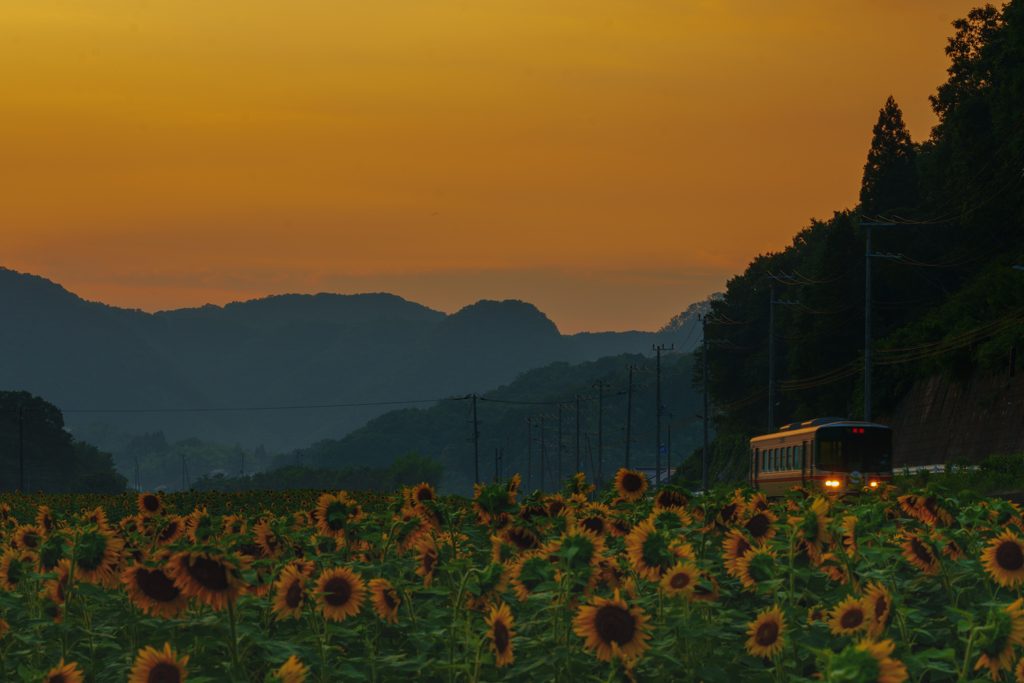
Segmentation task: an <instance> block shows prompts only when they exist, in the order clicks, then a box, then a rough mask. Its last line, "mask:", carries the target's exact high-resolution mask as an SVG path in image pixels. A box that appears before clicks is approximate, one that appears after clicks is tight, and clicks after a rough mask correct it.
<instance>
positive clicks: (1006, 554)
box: [996, 541, 1024, 572]
mask: <svg viewBox="0 0 1024 683" xmlns="http://www.w3.org/2000/svg"><path fill="white" fill-rule="evenodd" d="M996 563H997V564H998V565H999V566H1000V568H1002V569H1004V570H1006V571H1008V572H1015V571H1017V570H1018V569H1020V568H1021V567H1024V553H1021V551H1020V545H1019V544H1018V543H1017V542H1016V541H1005V542H1004V543H1001V544H1000V545H999V547H998V548H996Z"/></svg>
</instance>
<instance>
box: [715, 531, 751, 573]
mask: <svg viewBox="0 0 1024 683" xmlns="http://www.w3.org/2000/svg"><path fill="white" fill-rule="evenodd" d="M753 549H754V546H753V545H752V544H751V543H750V541H748V540H747V536H746V534H744V533H743V532H742V531H740V530H739V529H730V530H729V531H728V532H727V533H726V534H725V540H724V541H723V542H722V560H724V561H725V571H726V572H727V573H728V574H729V575H730V576H738V573H737V571H738V570H737V567H736V563H737V562H739V559H740V558H741V557H743V556H744V555H745V554H746V553H747V551H748V550H753Z"/></svg>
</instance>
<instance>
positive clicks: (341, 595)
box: [324, 576, 352, 607]
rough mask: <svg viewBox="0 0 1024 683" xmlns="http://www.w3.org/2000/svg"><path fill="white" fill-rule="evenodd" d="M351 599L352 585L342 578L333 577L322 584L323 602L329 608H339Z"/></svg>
mask: <svg viewBox="0 0 1024 683" xmlns="http://www.w3.org/2000/svg"><path fill="white" fill-rule="evenodd" d="M351 597H352V584H351V583H349V582H348V579H346V578H345V577H343V576H335V577H334V578H333V579H330V580H329V581H328V582H327V583H325V584H324V600H325V601H326V602H327V604H328V605H330V606H331V607H341V606H342V605H345V604H347V603H348V601H349V599H350V598H351Z"/></svg>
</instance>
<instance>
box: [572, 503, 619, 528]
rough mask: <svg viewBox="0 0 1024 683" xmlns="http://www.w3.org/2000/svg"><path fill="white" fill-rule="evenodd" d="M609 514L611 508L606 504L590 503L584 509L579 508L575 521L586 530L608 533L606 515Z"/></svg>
mask: <svg viewBox="0 0 1024 683" xmlns="http://www.w3.org/2000/svg"><path fill="white" fill-rule="evenodd" d="M610 514H611V509H609V507H608V506H607V505H604V504H603V503H591V504H590V505H587V507H586V508H585V509H583V510H580V512H579V514H578V515H577V518H576V519H577V521H576V523H577V524H578V525H579V526H580V527H582V528H584V529H586V530H587V531H592V532H594V533H595V534H597V535H598V536H604V535H605V534H606V533H608V516H609V515H610Z"/></svg>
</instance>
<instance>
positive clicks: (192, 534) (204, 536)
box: [185, 507, 217, 543]
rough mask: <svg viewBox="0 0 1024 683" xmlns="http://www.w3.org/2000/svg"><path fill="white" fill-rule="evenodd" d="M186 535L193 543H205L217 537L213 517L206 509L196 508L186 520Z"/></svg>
mask: <svg viewBox="0 0 1024 683" xmlns="http://www.w3.org/2000/svg"><path fill="white" fill-rule="evenodd" d="M185 534H186V535H187V536H188V538H189V540H191V541H192V542H193V543H205V542H206V541H208V540H211V539H213V538H215V537H216V536H217V528H216V527H215V526H214V523H213V516H212V515H211V514H210V513H209V512H207V511H206V508H205V507H204V508H202V509H199V508H196V509H195V510H193V511H192V514H190V515H189V516H188V517H187V518H186V519H185Z"/></svg>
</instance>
